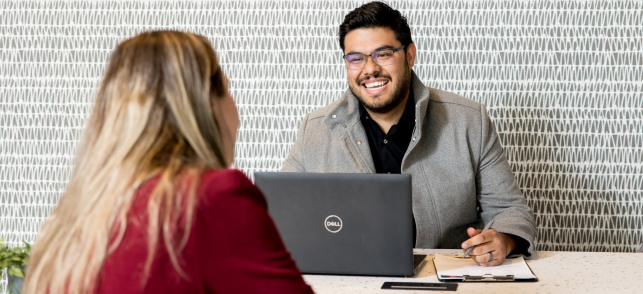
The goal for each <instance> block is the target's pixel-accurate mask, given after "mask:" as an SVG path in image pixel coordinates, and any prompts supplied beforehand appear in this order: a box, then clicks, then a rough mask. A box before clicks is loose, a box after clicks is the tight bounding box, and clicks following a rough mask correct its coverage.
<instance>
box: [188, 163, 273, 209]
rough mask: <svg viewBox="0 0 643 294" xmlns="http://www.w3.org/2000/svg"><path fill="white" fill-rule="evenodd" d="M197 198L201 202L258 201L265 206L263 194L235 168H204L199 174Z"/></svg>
mask: <svg viewBox="0 0 643 294" xmlns="http://www.w3.org/2000/svg"><path fill="white" fill-rule="evenodd" d="M199 198H200V202H202V203H203V204H206V205H207V204H209V203H211V202H219V201H223V202H238V201H248V200H250V201H259V202H260V203H261V205H262V206H265V199H264V198H263V195H262V194H261V192H260V191H259V189H257V187H256V186H255V185H254V184H252V182H251V181H250V179H248V177H247V176H246V175H245V174H243V172H241V171H240V170H237V169H217V170H215V169H206V170H204V171H203V173H202V174H201V181H200V183H199ZM204 202H205V203H204Z"/></svg>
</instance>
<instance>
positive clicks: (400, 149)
mask: <svg viewBox="0 0 643 294" xmlns="http://www.w3.org/2000/svg"><path fill="white" fill-rule="evenodd" d="M411 89H412V88H411ZM414 106H415V99H414V98H413V91H412V90H411V91H409V98H408V99H407V101H406V107H405V108H404V112H403V113H402V117H400V120H399V121H398V122H397V124H395V125H393V126H391V128H390V129H389V131H388V133H387V134H384V131H382V129H381V128H380V126H379V125H377V123H376V122H375V121H373V120H372V119H371V118H370V115H369V114H368V112H366V108H364V106H362V104H361V103H360V104H359V116H360V120H361V122H362V126H364V130H365V131H366V136H367V137H368V146H369V147H370V148H371V156H372V157H373V163H374V164H375V172H376V173H389V174H400V173H402V159H403V158H404V154H406V149H408V148H409V144H410V143H411V137H413V129H414V128H415V107H414ZM416 235H417V232H416V228H415V216H413V246H415V239H416Z"/></svg>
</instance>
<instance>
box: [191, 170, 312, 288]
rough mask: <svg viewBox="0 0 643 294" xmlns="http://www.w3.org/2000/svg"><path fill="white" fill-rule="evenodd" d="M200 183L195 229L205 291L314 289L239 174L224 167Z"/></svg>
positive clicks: (262, 201) (258, 196)
mask: <svg viewBox="0 0 643 294" xmlns="http://www.w3.org/2000/svg"><path fill="white" fill-rule="evenodd" d="M201 186H202V187H204V189H205V191H204V192H203V193H205V195H204V196H203V197H202V198H201V199H200V201H199V207H198V208H197V210H198V214H197V219H196V224H197V225H196V228H195V231H196V234H197V253H198V254H199V258H200V259H199V261H198V262H199V268H200V272H201V273H202V281H203V283H204V287H205V288H206V290H207V291H206V293H313V291H312V289H311V288H310V286H308V285H307V284H306V283H305V282H304V280H303V278H302V276H301V273H300V272H299V270H298V269H297V266H296V265H295V262H294V261H293V259H292V258H291V257H290V254H289V253H288V251H286V248H285V246H284V244H283V242H282V240H281V237H280V236H279V233H278V232H277V229H276V227H275V225H274V223H273V221H272V219H271V218H270V216H269V215H268V212H267V206H266V201H265V198H264V197H263V195H262V194H261V192H260V191H259V190H258V189H257V188H256V187H255V186H254V185H253V184H252V183H251V182H250V181H249V180H248V178H246V176H245V175H244V174H243V173H241V172H240V171H237V170H227V171H223V172H221V173H220V174H218V175H217V177H216V178H214V179H212V177H211V178H210V179H208V178H207V177H206V178H205V179H203V182H202V184H201Z"/></svg>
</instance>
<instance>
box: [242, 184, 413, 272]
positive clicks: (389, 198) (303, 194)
mask: <svg viewBox="0 0 643 294" xmlns="http://www.w3.org/2000/svg"><path fill="white" fill-rule="evenodd" d="M255 184H256V185H257V186H258V187H259V189H260V190H261V191H262V192H263V194H264V195H265V197H266V200H267V202H268V212H269V213H270V215H271V216H272V218H273V220H274V222H275V224H276V226H277V229H278V230H279V233H280V234H281V237H282V239H283V241H284V243H285V245H286V248H287V249H288V251H290V253H291V255H292V257H293V259H294V260H295V262H296V263H297V266H298V267H299V270H300V271H301V272H302V273H306V274H341V275H375V276H407V277H408V276H413V275H414V272H415V271H416V270H417V268H418V267H419V265H420V264H421V262H422V260H423V259H424V257H425V256H416V257H415V258H414V256H413V225H414V224H413V212H412V209H411V175H404V174H338V173H264V172H257V173H255Z"/></svg>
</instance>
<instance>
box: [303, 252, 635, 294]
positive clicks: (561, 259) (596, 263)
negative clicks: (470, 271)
mask: <svg viewBox="0 0 643 294" xmlns="http://www.w3.org/2000/svg"><path fill="white" fill-rule="evenodd" d="M436 252H437V253H441V254H456V253H462V250H451V249H416V250H415V253H416V254H426V255H427V257H426V259H425V260H424V264H423V265H422V266H421V268H420V270H419V272H418V273H417V274H416V275H415V276H414V277H413V278H391V277H358V276H324V275H304V279H305V280H306V282H307V283H308V284H309V285H311V286H312V287H313V290H315V293H321V294H323V293H365V294H366V293H369V294H370V293H387V294H395V293H400V294H411V293H435V292H437V291H409V290H382V289H380V288H381V287H382V284H383V283H384V282H396V281H399V282H432V283H436V282H440V281H438V278H437V277H436V275H435V268H434V267H433V255H434V254H435V253H436ZM527 263H528V264H529V267H531V270H532V271H533V272H534V274H535V275H536V276H537V277H538V282H531V283H525V282H523V283H518V282H511V283H498V282H496V283H460V284H459V285H458V290H457V291H456V292H441V293H476V294H485V293H618V294H625V293H643V253H603V252H553V251H539V252H537V253H536V256H535V258H533V259H531V260H528V261H527Z"/></svg>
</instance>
